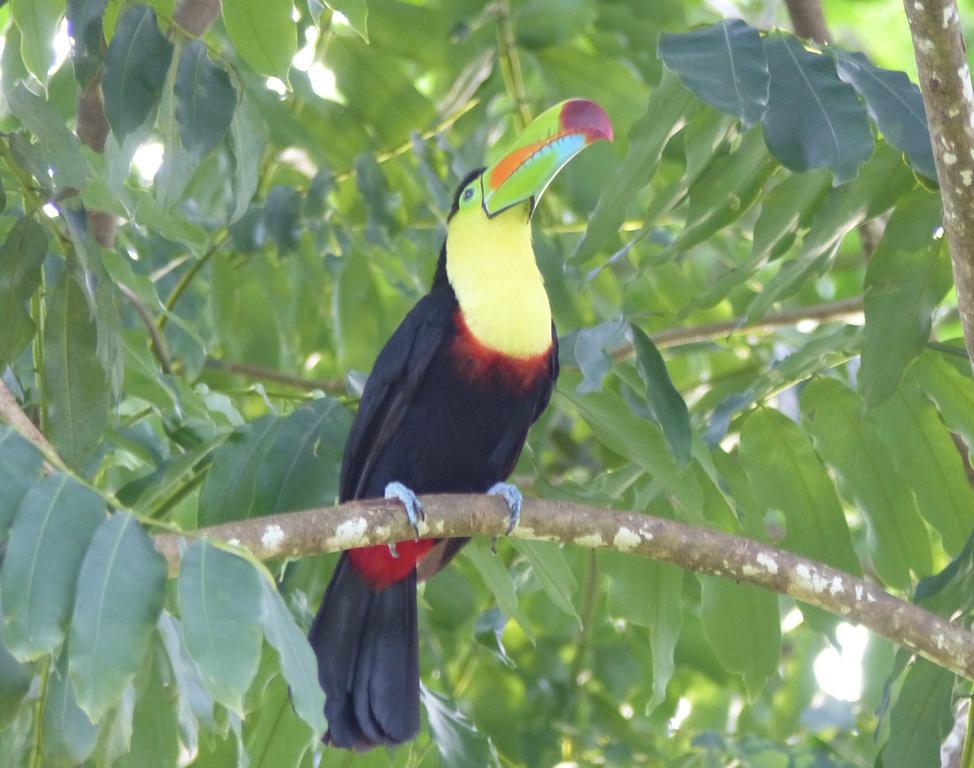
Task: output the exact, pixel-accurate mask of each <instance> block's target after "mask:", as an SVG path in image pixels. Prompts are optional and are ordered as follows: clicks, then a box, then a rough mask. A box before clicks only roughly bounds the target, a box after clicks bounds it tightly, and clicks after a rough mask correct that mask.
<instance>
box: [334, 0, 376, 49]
mask: <svg viewBox="0 0 974 768" xmlns="http://www.w3.org/2000/svg"><path fill="white" fill-rule="evenodd" d="M324 3H325V5H327V6H328V7H329V8H331V9H332V10H333V11H338V12H339V13H340V14H342V15H343V16H344V17H345V18H346V19H348V25H349V26H350V27H351V28H352V29H354V30H355V34H357V35H358V36H359V37H361V38H362V40H364V41H365V42H366V43H367V42H369V27H368V20H369V7H368V6H367V5H366V4H365V0H324Z"/></svg>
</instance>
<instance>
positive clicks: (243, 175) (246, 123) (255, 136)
mask: <svg viewBox="0 0 974 768" xmlns="http://www.w3.org/2000/svg"><path fill="white" fill-rule="evenodd" d="M266 146H267V127H266V126H265V125H264V121H263V119H261V116H260V113H258V112H257V110H256V109H255V108H254V106H253V105H252V104H251V103H250V101H248V100H247V98H246V97H243V98H241V100H240V104H239V105H238V106H237V109H236V110H235V111H234V113H233V120H232V121H231V122H230V147H231V149H232V150H233V160H234V164H233V212H232V213H231V215H230V223H231V224H232V223H233V222H235V221H237V220H239V219H240V217H241V216H243V215H244V213H245V212H246V211H247V206H248V205H249V204H250V201H251V200H252V199H253V197H254V193H255V192H257V183H258V181H259V178H260V162H261V159H262V158H263V156H264V148H265V147H266Z"/></svg>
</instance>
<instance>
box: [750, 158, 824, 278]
mask: <svg viewBox="0 0 974 768" xmlns="http://www.w3.org/2000/svg"><path fill="white" fill-rule="evenodd" d="M827 185H828V175H827V174H826V173H825V172H824V171H819V172H814V171H813V172H810V173H795V174H790V175H789V176H788V178H786V179H785V180H784V181H782V182H781V183H780V184H778V185H777V186H776V187H774V189H772V190H771V191H770V192H768V193H767V194H766V195H765V196H764V199H763V200H762V201H761V214H760V215H759V216H758V220H757V221H756V222H754V240H753V242H752V243H751V257H750V264H751V265H752V266H753V267H758V266H760V265H761V264H763V263H764V262H765V261H766V260H767V259H769V258H774V252H775V248H776V246H778V245H779V244H780V243H781V241H782V240H784V239H785V238H786V237H788V235H791V234H792V233H794V232H795V231H796V230H797V229H798V226H799V224H801V223H802V222H803V221H804V220H805V219H806V218H807V217H808V216H809V213H810V211H811V210H812V209H813V208H814V206H815V205H816V204H817V203H819V202H820V201H821V199H822V196H823V195H824V194H825V191H826V189H827Z"/></svg>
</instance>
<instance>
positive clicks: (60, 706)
mask: <svg viewBox="0 0 974 768" xmlns="http://www.w3.org/2000/svg"><path fill="white" fill-rule="evenodd" d="M68 650H69V649H68V648H67V647H65V649H64V650H63V651H62V652H61V657H60V658H59V659H58V663H57V666H56V667H55V668H54V669H52V670H51V672H50V677H49V680H48V690H47V701H46V702H45V706H44V731H43V734H44V740H43V752H44V765H45V766H50V768H74V766H77V765H80V764H81V763H83V762H84V761H85V760H87V759H88V757H89V756H90V755H91V753H92V752H94V751H95V745H96V744H97V743H98V730H99V728H98V726H97V725H94V724H93V723H92V722H91V720H89V719H88V715H86V714H85V713H84V710H83V709H81V707H80V706H78V701H77V699H76V698H75V694H74V686H73V685H72V684H71V676H70V675H69V674H68Z"/></svg>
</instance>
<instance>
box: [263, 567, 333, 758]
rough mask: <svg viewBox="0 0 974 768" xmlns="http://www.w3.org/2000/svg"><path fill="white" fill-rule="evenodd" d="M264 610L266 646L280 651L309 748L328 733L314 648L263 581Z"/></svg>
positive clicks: (323, 696) (292, 697)
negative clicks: (304, 723) (269, 645)
mask: <svg viewBox="0 0 974 768" xmlns="http://www.w3.org/2000/svg"><path fill="white" fill-rule="evenodd" d="M261 581H262V584H263V587H264V593H263V603H264V610H263V616H262V618H261V624H262V625H263V627H264V634H265V636H266V637H267V642H268V643H270V644H271V645H272V646H273V647H274V649H275V650H276V651H277V653H278V655H279V657H280V660H281V672H282V674H283V675H284V679H285V680H286V681H287V683H288V687H289V690H290V698H291V701H292V702H293V704H294V709H295V711H296V712H297V713H298V715H299V716H300V717H301V719H302V720H304V721H305V722H306V723H307V724H308V725H309V726H311V730H312V732H311V734H309V736H310V738H309V742H308V743H309V745H311V744H314V743H317V742H318V741H320V740H321V737H322V736H323V735H324V733H325V711H324V710H325V695H324V692H323V691H322V690H321V686H320V685H319V683H318V662H317V661H316V660H315V656H314V653H313V652H312V650H311V646H310V645H308V640H307V638H306V637H305V635H304V633H303V632H302V631H301V630H300V628H299V627H298V625H297V624H296V623H295V622H294V618H293V617H292V616H291V614H290V612H288V609H287V606H286V605H285V604H284V600H283V599H281V596H280V594H278V591H277V589H275V587H274V585H273V584H271V583H270V582H268V581H267V580H266V579H262V580H261Z"/></svg>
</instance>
